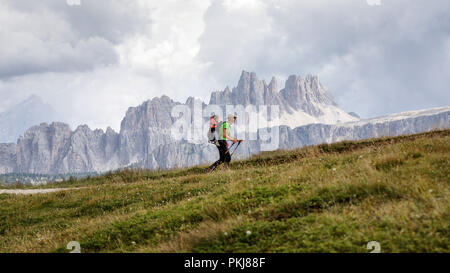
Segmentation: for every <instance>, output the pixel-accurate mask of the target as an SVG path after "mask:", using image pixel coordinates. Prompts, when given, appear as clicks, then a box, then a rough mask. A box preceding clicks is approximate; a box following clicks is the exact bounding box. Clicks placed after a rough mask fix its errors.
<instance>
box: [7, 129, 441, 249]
mask: <svg viewBox="0 0 450 273" xmlns="http://www.w3.org/2000/svg"><path fill="white" fill-rule="evenodd" d="M449 160H450V131H449V130H447V131H436V132H432V133H427V134H420V135H414V136H405V137H397V138H382V139H373V140H366V141H359V142H343V143H336V144H331V145H319V146H314V147H307V148H303V149H298V150H294V151H277V152H270V153H262V154H260V155H257V156H254V157H252V158H251V159H249V160H245V161H238V162H234V163H233V164H232V166H231V170H228V171H223V170H219V171H217V172H215V173H212V174H203V172H202V170H203V168H200V167H196V168H189V169H182V170H173V171H159V172H150V171H131V170H130V171H121V172H117V173H111V174H107V175H105V176H101V177H95V178H88V179H83V180H79V181H70V182H64V183H62V184H58V185H47V186H45V187H47V188H48V187H68V188H69V187H70V188H74V187H75V188H77V189H76V190H70V191H61V192H57V193H48V194H37V195H28V196H20V195H9V194H2V195H0V252H67V251H68V250H66V249H65V246H66V244H67V243H68V242H70V241H79V242H80V243H81V247H82V252H368V250H367V249H366V245H367V243H368V242H369V241H378V242H379V243H380V244H381V251H382V252H450V251H449V248H450V227H449V225H450V187H449V186H450V169H449V166H450V164H449ZM34 188H36V187H34ZM41 188H43V187H41Z"/></svg>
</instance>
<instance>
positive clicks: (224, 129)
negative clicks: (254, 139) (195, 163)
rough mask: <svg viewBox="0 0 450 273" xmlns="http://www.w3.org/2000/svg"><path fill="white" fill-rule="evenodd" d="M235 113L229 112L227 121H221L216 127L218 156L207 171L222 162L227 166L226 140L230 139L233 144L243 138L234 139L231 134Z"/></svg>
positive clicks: (228, 159)
mask: <svg viewBox="0 0 450 273" xmlns="http://www.w3.org/2000/svg"><path fill="white" fill-rule="evenodd" d="M236 119H237V117H236V115H234V114H229V115H228V118H227V121H224V122H222V124H219V126H218V127H219V128H218V137H219V141H218V142H219V145H218V146H217V149H218V150H219V155H220V158H219V160H217V161H216V162H214V164H212V165H211V166H210V167H209V168H208V169H207V171H213V170H214V169H215V168H217V166H219V165H220V164H222V163H224V164H225V168H228V165H229V163H230V161H231V154H230V150H229V149H228V142H227V141H232V142H233V145H234V144H235V143H238V142H239V143H240V142H242V141H243V140H241V139H235V138H234V137H232V136H231V125H232V124H233V123H235V122H236Z"/></svg>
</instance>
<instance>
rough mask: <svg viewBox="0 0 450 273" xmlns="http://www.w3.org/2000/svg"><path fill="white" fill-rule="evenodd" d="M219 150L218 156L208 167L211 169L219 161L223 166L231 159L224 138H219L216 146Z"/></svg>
mask: <svg viewBox="0 0 450 273" xmlns="http://www.w3.org/2000/svg"><path fill="white" fill-rule="evenodd" d="M217 149H218V150H219V155H220V158H219V160H217V161H216V162H214V164H212V165H211V167H209V168H210V169H211V170H213V169H215V168H216V167H217V166H219V165H220V164H221V163H225V166H228V163H230V161H231V156H230V152H229V151H228V146H227V142H226V140H219V146H218V147H217Z"/></svg>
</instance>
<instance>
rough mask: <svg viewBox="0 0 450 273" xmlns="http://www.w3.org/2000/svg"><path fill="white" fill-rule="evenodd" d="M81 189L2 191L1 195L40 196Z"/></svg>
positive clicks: (0, 191)
mask: <svg viewBox="0 0 450 273" xmlns="http://www.w3.org/2000/svg"><path fill="white" fill-rule="evenodd" d="M78 189H80V188H55V189H29V190H1V189H0V194H3V193H6V194H22V195H27V194H38V193H51V192H58V191H68V190H78Z"/></svg>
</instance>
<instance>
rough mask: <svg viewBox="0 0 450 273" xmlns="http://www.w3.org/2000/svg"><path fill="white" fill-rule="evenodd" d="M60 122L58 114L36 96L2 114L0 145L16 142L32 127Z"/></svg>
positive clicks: (0, 117) (0, 114)
mask: <svg viewBox="0 0 450 273" xmlns="http://www.w3.org/2000/svg"><path fill="white" fill-rule="evenodd" d="M58 120H60V116H59V115H58V114H57V112H56V111H55V110H54V109H53V108H52V107H51V106H50V105H49V104H47V103H45V102H43V101H42V99H41V98H40V97H38V96H36V95H32V96H30V97H28V98H27V99H26V100H24V101H22V102H20V103H19V104H17V105H15V106H13V107H11V108H9V109H8V110H7V111H5V112H2V113H0V143H13V142H16V141H17V139H18V138H19V136H20V135H23V134H24V133H25V131H26V130H27V129H29V128H30V127H31V126H33V125H36V124H40V123H41V122H52V121H58Z"/></svg>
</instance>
